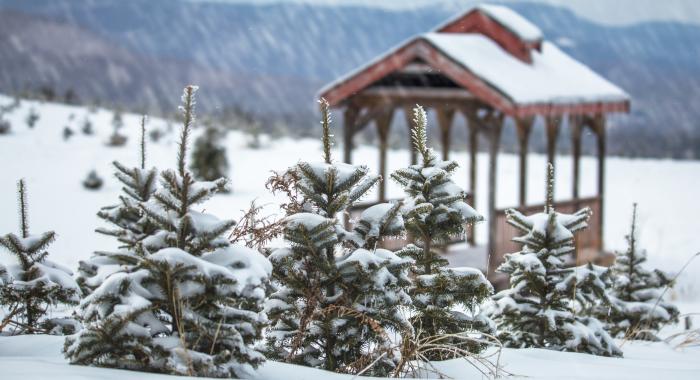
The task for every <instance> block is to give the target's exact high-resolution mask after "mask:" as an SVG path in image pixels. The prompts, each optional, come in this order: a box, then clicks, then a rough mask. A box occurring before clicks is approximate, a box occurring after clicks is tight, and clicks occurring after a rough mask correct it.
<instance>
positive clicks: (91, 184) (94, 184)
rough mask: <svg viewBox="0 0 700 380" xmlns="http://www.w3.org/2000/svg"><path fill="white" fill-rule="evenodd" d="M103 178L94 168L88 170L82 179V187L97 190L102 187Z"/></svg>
mask: <svg viewBox="0 0 700 380" xmlns="http://www.w3.org/2000/svg"><path fill="white" fill-rule="evenodd" d="M103 183H104V180H103V179H102V177H100V176H99V174H97V171H96V170H94V169H93V170H90V172H89V173H88V175H87V177H85V179H84V180H83V187H84V188H86V189H88V190H99V189H100V188H102V184H103Z"/></svg>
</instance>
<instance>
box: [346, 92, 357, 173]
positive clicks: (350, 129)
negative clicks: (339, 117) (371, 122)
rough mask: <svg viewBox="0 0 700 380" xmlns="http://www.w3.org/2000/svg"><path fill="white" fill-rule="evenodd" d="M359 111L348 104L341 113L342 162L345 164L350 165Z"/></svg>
mask: <svg viewBox="0 0 700 380" xmlns="http://www.w3.org/2000/svg"><path fill="white" fill-rule="evenodd" d="M359 111H360V110H359V109H358V108H357V107H356V106H355V105H352V104H350V105H348V106H347V107H346V108H345V111H344V112H343V162H345V163H347V164H351V163H352V138H353V136H354V135H355V123H356V122H357V116H358V115H359Z"/></svg>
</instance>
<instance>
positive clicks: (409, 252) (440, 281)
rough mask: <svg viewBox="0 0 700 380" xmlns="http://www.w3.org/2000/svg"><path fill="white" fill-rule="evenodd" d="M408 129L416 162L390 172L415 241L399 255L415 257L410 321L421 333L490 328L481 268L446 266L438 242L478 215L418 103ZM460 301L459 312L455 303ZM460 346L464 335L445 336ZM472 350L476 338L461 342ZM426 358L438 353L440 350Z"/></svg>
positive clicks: (487, 290)
mask: <svg viewBox="0 0 700 380" xmlns="http://www.w3.org/2000/svg"><path fill="white" fill-rule="evenodd" d="M413 121H414V123H415V124H414V126H413V128H412V129H411V137H412V140H413V146H414V148H415V149H416V151H417V152H418V153H419V154H420V155H421V158H422V163H421V164H418V165H411V166H409V167H408V168H405V169H400V170H397V171H396V172H394V173H393V174H392V175H391V177H392V178H393V179H394V180H395V181H396V182H398V183H399V184H400V185H401V186H402V187H403V188H404V191H405V192H406V205H405V206H404V209H403V218H404V220H405V222H406V229H407V231H408V232H409V233H410V234H411V236H412V237H413V239H414V240H415V242H416V244H417V245H413V244H411V245H409V246H407V247H405V248H404V249H402V250H401V251H400V252H399V255H402V256H406V257H411V258H413V259H414V260H415V266H414V267H413V272H414V275H415V285H414V286H413V288H411V299H412V300H413V309H414V315H413V317H411V323H412V325H413V327H414V329H415V330H416V333H417V334H419V335H423V336H437V335H444V334H453V333H463V332H467V331H481V332H487V333H492V332H493V324H492V323H491V321H490V320H489V319H488V318H486V317H485V316H484V315H482V314H481V313H480V309H479V307H480V304H481V303H482V302H483V301H484V300H485V299H486V298H487V297H488V296H489V295H490V294H491V293H492V292H493V288H492V287H491V284H490V283H489V282H488V281H487V280H486V278H485V277H484V276H483V274H482V273H481V271H479V270H477V269H474V268H467V267H464V268H448V262H447V260H446V259H444V258H442V257H441V256H440V255H439V252H438V248H439V247H440V246H441V245H444V244H445V243H447V242H448V241H449V240H450V238H452V237H454V236H459V235H462V234H464V232H465V226H467V225H469V224H473V223H476V222H478V221H481V220H483V217H482V216H481V215H479V214H478V213H477V212H476V211H475V210H474V209H473V208H471V207H470V206H469V205H468V204H467V203H466V202H465V200H466V197H467V195H466V193H465V192H464V190H462V189H461V188H460V187H459V186H457V185H456V184H455V183H454V182H453V181H452V179H451V178H450V177H451V175H452V172H454V170H455V169H456V168H457V163H456V162H454V161H442V160H439V159H438V158H437V157H436V155H435V153H434V152H433V150H432V149H431V148H429V147H428V141H427V118H426V114H425V111H424V110H423V108H422V107H420V106H417V107H416V108H415V109H414V119H413ZM458 307H462V308H464V309H466V310H467V311H468V313H464V312H461V311H458V310H455V308H458ZM445 342H447V343H448V344H454V345H459V346H463V345H465V341H464V340H457V339H454V340H445ZM463 348H466V349H469V350H478V349H479V345H478V344H473V345H472V344H467V346H465V347H463ZM429 356H430V357H429V358H428V359H430V360H440V359H444V358H443V357H441V354H440V353H436V354H434V355H432V356H431V355H429Z"/></svg>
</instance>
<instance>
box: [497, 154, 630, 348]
mask: <svg viewBox="0 0 700 380" xmlns="http://www.w3.org/2000/svg"><path fill="white" fill-rule="evenodd" d="M553 189H554V168H553V166H552V165H551V164H549V166H548V170H547V199H546V201H545V207H544V212H542V213H537V214H534V215H530V216H525V215H523V214H521V213H520V212H518V211H517V210H514V209H510V210H507V212H506V214H507V220H508V223H509V224H511V225H512V226H514V227H515V228H517V229H518V230H520V231H522V232H523V233H524V235H523V236H520V237H517V238H514V239H513V240H514V241H515V242H517V243H520V244H522V246H523V248H522V250H521V251H519V252H515V253H511V254H507V255H506V261H505V262H504V263H503V264H501V266H500V267H499V268H498V271H500V272H502V273H506V274H508V275H509V276H510V288H509V289H505V290H502V291H500V292H499V293H497V294H496V295H494V297H493V299H494V301H495V303H494V304H493V310H492V317H493V319H494V321H495V322H496V324H497V326H498V330H499V338H500V339H501V341H502V342H503V343H504V345H506V346H509V347H541V348H548V349H552V350H561V351H574V352H586V353H591V354H595V355H604V356H620V355H622V352H621V351H620V349H619V348H618V347H617V346H616V345H615V342H614V341H613V339H612V338H611V337H610V335H609V334H608V333H607V332H606V331H605V329H604V328H603V324H602V323H601V322H600V321H599V320H598V319H596V318H594V317H590V316H586V315H584V313H582V311H584V310H585V309H586V308H587V307H589V306H590V305H591V304H594V303H597V302H600V300H603V302H607V295H606V290H607V289H606V286H605V283H604V281H603V279H601V276H602V275H603V272H604V270H603V269H602V268H600V267H595V266H593V265H591V264H589V265H584V266H581V267H578V268H566V267H565V262H566V258H567V257H568V256H570V255H571V254H572V253H574V251H575V246H574V234H575V233H576V232H578V231H580V230H582V229H584V228H586V227H587V221H588V219H589V218H590V214H591V211H590V209H588V208H585V209H582V210H579V211H577V212H576V213H574V214H571V215H569V214H562V213H558V212H556V211H554V207H553V204H554V200H553Z"/></svg>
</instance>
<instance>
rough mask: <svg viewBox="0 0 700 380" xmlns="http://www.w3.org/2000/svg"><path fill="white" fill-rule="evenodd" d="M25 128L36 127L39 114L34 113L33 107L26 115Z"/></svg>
mask: <svg viewBox="0 0 700 380" xmlns="http://www.w3.org/2000/svg"><path fill="white" fill-rule="evenodd" d="M26 121H27V126H28V127H29V128H34V126H35V125H36V122H37V121H39V114H38V113H37V112H36V110H35V109H34V107H32V108H30V109H29V113H28V114H27V119H26Z"/></svg>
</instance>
